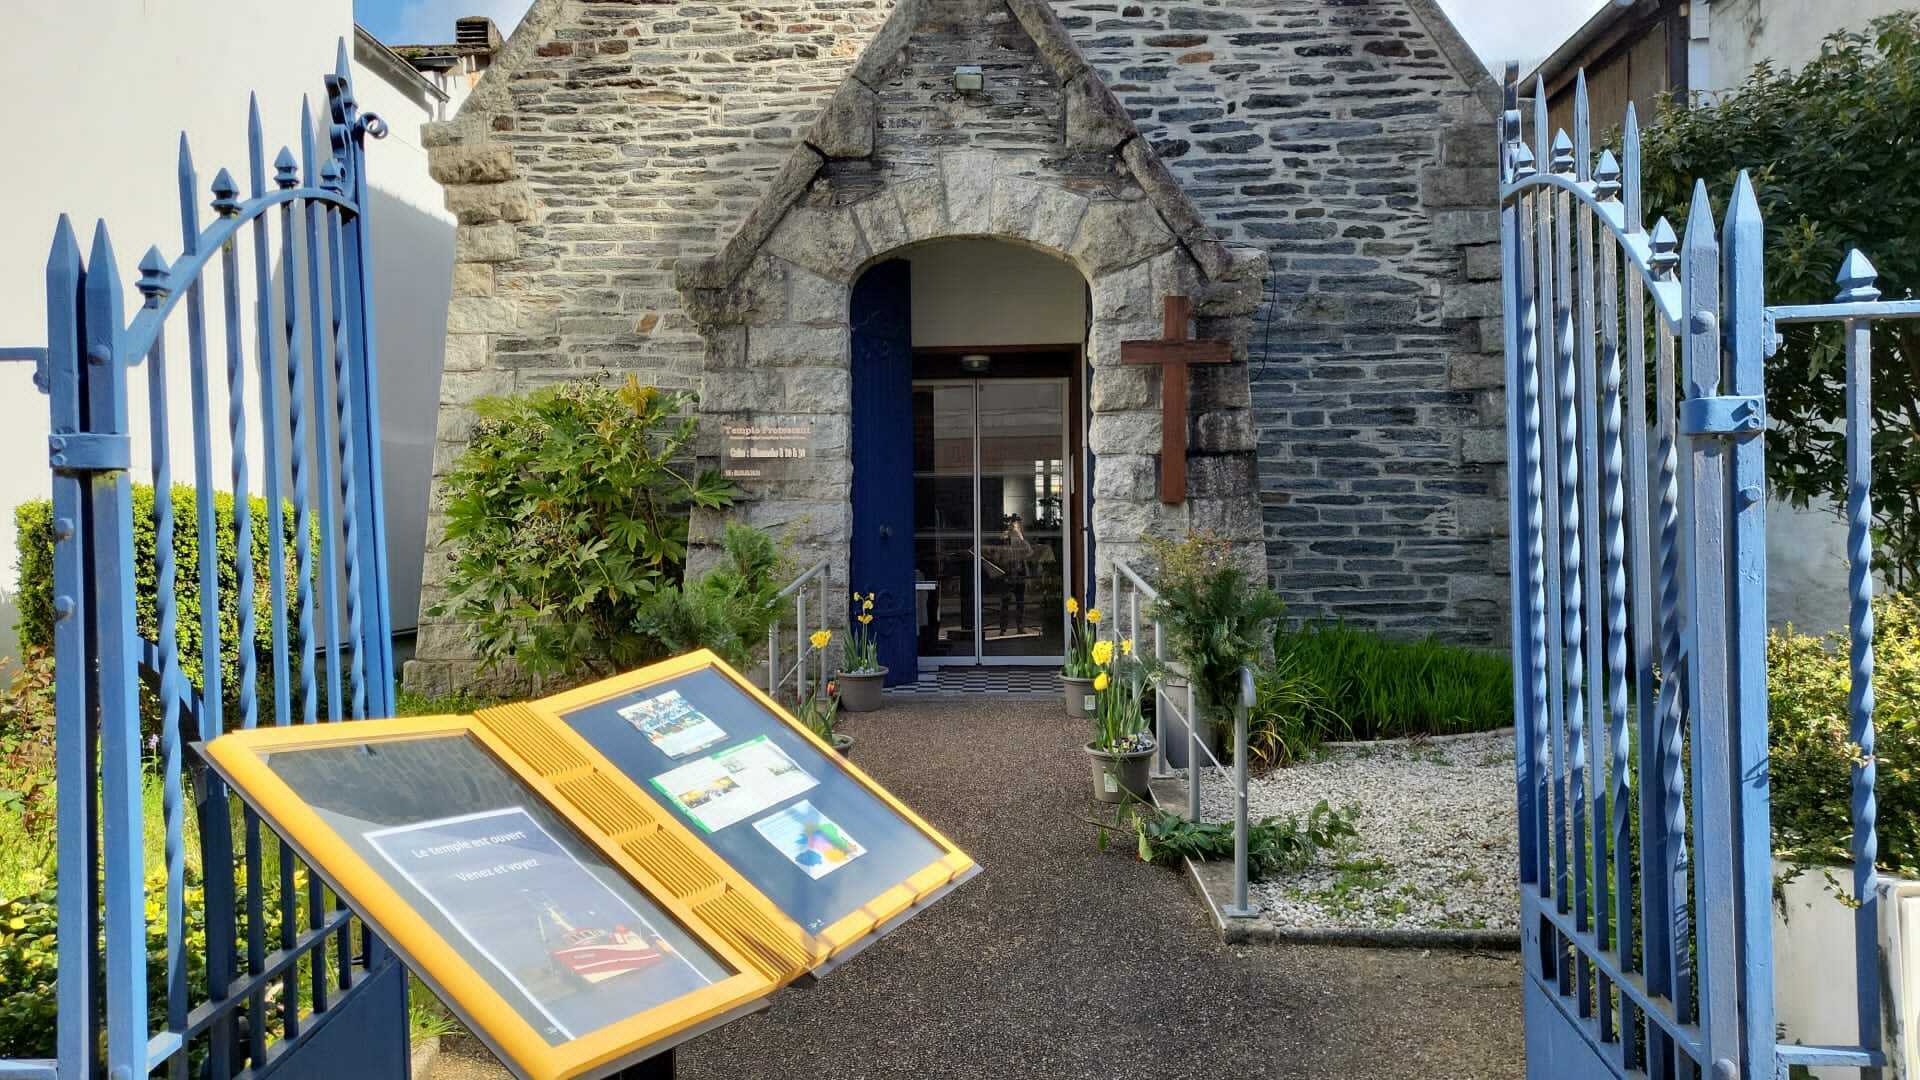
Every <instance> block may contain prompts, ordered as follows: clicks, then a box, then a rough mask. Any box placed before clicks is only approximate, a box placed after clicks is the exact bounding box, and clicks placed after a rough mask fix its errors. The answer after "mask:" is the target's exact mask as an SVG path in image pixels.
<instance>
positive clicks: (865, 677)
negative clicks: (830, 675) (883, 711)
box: [834, 668, 887, 712]
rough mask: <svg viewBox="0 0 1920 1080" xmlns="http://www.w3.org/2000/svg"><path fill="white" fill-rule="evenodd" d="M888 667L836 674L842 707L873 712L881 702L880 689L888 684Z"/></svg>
mask: <svg viewBox="0 0 1920 1080" xmlns="http://www.w3.org/2000/svg"><path fill="white" fill-rule="evenodd" d="M886 678H887V669H886V668H881V669H880V670H878V671H861V672H846V671H843V672H841V673H840V674H838V675H836V676H834V682H836V683H838V684H839V687H840V707H841V708H843V709H845V710H847V711H848V712H872V711H873V710H875V709H878V708H879V707H880V704H881V700H882V699H881V696H880V691H881V690H882V689H883V688H884V687H885V686H886Z"/></svg>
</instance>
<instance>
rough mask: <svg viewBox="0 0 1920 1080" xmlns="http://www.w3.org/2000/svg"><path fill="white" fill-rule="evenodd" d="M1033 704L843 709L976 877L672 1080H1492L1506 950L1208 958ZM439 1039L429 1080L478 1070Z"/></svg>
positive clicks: (695, 1056) (1048, 717)
mask: <svg viewBox="0 0 1920 1080" xmlns="http://www.w3.org/2000/svg"><path fill="white" fill-rule="evenodd" d="M1059 713H1060V707H1059V703H1058V702H1057V701H1055V700H1051V699H1049V700H1042V701H1033V700H1009V699H1007V698H1000V699H998V700H995V699H991V698H982V697H972V698H958V699H954V698H947V699H941V698H925V699H921V698H915V699H909V700H906V701H898V702H891V701H890V702H889V703H888V705H887V707H886V708H885V709H884V710H882V711H880V712H877V713H869V714H861V715H856V716H853V717H851V718H849V720H848V721H847V723H846V725H845V730H846V731H848V732H849V733H850V734H852V735H854V736H855V737H856V738H857V739H858V740H859V742H858V745H857V746H856V747H855V748H854V758H855V760H856V761H858V762H860V764H861V765H862V766H863V767H865V768H867V769H868V770H870V771H871V772H872V773H873V774H874V775H875V776H876V777H877V778H878V779H879V780H880V782H881V783H883V784H886V785H887V786H888V787H889V788H891V789H892V790H893V791H894V792H895V793H896V794H898V795H899V796H900V797H901V798H902V799H904V800H905V801H906V802H907V803H908V804H909V805H911V806H913V807H914V808H915V809H916V810H918V811H919V812H920V813H921V814H922V815H924V816H925V817H926V818H928V819H929V820H930V821H932V822H933V823H934V824H935V825H936V826H938V827H939V828H940V829H941V830H943V831H944V832H946V834H947V835H948V836H950V837H952V838H953V840H954V841H955V842H956V843H958V844H959V845H960V846H961V847H962V848H964V849H966V851H967V852H968V853H969V854H971V855H972V856H973V857H974V858H975V859H976V860H978V861H979V862H980V864H981V865H982V866H983V867H984V868H985V872H984V873H982V874H981V875H980V876H979V877H976V878H974V879H973V880H972V881H971V882H968V883H967V884H966V885H964V886H962V887H961V888H960V889H958V890H956V891H955V892H954V893H953V894H952V895H950V896H948V897H947V898H946V899H944V900H942V901H941V902H940V904H939V905H937V906H936V907H934V908H932V909H931V910H929V911H927V912H926V913H924V914H922V915H920V916H918V917H916V918H915V919H914V920H913V921H911V922H909V923H907V924H906V925H905V926H903V927H901V928H900V929H899V930H898V931H896V932H895V933H893V934H892V935H891V936H889V937H888V938H887V939H886V940H884V941H881V942H879V943H878V944H876V945H875V946H874V947H873V948H872V949H871V950H870V951H868V952H866V953H864V954H862V955H861V956H859V957H856V958H855V959H853V960H852V961H850V962H849V963H848V964H847V965H846V966H845V967H842V968H840V969H839V970H837V971H835V972H833V973H832V974H831V975H829V976H828V977H827V978H826V979H824V980H822V981H821V982H820V983H819V984H818V985H815V986H812V987H808V988H805V989H792V990H788V991H785V992H783V993H782V994H780V995H779V996H778V997H777V998H776V999H775V1001H774V1005H773V1008H772V1009H771V1010H769V1011H767V1012H765V1013H761V1014H759V1015H756V1016H752V1017H749V1018H747V1019H744V1020H741V1021H738V1022H737V1023H734V1024H731V1025H729V1026H727V1027H725V1028H722V1029H720V1030H719V1031H716V1032H713V1033H712V1034H709V1035H706V1036H703V1037H702V1038H700V1039H697V1040H695V1041H694V1042H692V1043H690V1044H688V1045H687V1046H686V1047H683V1048H682V1049H681V1051H680V1052H679V1054H678V1059H679V1060H678V1066H679V1075H680V1077H681V1078H682V1080H709V1078H713V1080H738V1078H739V1077H741V1076H751V1077H765V1078H768V1080H808V1078H813V1077H819V1078H834V1080H891V1078H902V1080H905V1078H909V1077H912V1078H920V1077H944V1076H966V1077H970V1078H983V1080H999V1078H1007V1080H1014V1078H1018V1080H1032V1078H1036V1077H1044V1078H1046V1080H1081V1078H1085V1080H1158V1078H1167V1080H1173V1078H1180V1080H1191V1078H1194V1077H1216V1076H1217V1077H1289V1078H1292V1077H1350V1076H1366V1077H1370V1078H1377V1080H1403V1078H1404V1080H1412V1078H1415V1077H1418V1078H1421V1080H1428V1078H1432V1077H1446V1078H1448V1080H1470V1078H1481V1077H1485V1078H1489V1080H1494V1078H1497V1080H1511V1078H1513V1077H1515V1076H1519V1075H1520V1074H1521V1072H1522V1066H1521V1061H1522V1053H1523V1050H1522V1039H1521V1029H1520V978H1521V976H1520V970H1519V967H1518V961H1517V959H1516V958H1515V957H1514V956H1512V955H1508V954H1500V955H1489V954H1471V953H1451V952H1440V951H1435V952H1431V953H1422V952H1420V951H1418V950H1370V949H1341V948H1329V947H1317V946H1246V947H1238V948H1235V947H1229V946H1226V945H1223V944H1222V943H1221V941H1220V938H1219V936H1218V934H1217V933H1216V932H1215V931H1214V930H1213V929H1212V927H1211V926H1210V925H1209V923H1208V921H1207V918H1206V916H1205V914H1204V910H1203V908H1202V906H1201V903H1200V901H1199V900H1198V899H1196V898H1195V897H1194V896H1193V895H1192V894H1191V893H1190V892H1189V891H1188V888H1187V885H1186V882H1185V881H1184V880H1183V879H1182V877H1181V875H1180V874H1178V873H1175V872H1173V871H1169V870H1166V869H1162V868H1160V867H1155V866H1148V865H1146V864H1143V863H1141V862H1139V861H1137V860H1136V859H1134V858H1133V857H1132V852H1131V845H1129V844H1121V845H1115V846H1114V847H1112V848H1110V849H1109V850H1107V851H1104V852H1102V851H1099V850H1097V849H1096V848H1095V846H1094V842H1093V837H1092V835H1091V830H1090V829H1088V828H1087V827H1086V826H1084V825H1082V824H1080V823H1079V821H1078V820H1077V819H1078V818H1081V817H1084V816H1085V815H1086V814H1087V813H1088V810H1087V805H1088V799H1087V795H1088V787H1089V777H1088V769H1087V764H1086V758H1085V756H1084V755H1083V754H1082V753H1081V751H1080V744H1081V743H1083V742H1085V740H1086V736H1085V734H1084V733H1083V729H1082V726H1081V725H1080V724H1078V723H1075V722H1073V721H1070V720H1067V719H1065V718H1063V717H1061V716H1060V715H1059ZM495 1068H497V1066H494V1065H492V1063H491V1062H490V1061H487V1060H486V1055H485V1051H484V1050H481V1049H479V1048H478V1046H477V1044H473V1043H471V1042H465V1041H456V1042H455V1043H454V1044H453V1046H452V1047H451V1048H450V1050H449V1052H448V1053H447V1054H446V1055H443V1056H442V1058H441V1064H440V1065H438V1066H437V1067H436V1069H435V1070H434V1072H433V1074H432V1075H433V1077H434V1080H455V1078H458V1080H480V1078H482V1077H488V1078H491V1077H497V1076H498V1075H499V1074H498V1073H494V1072H491V1070H492V1069H495Z"/></svg>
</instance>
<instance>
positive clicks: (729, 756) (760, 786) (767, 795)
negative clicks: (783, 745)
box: [650, 735, 820, 832]
mask: <svg viewBox="0 0 1920 1080" xmlns="http://www.w3.org/2000/svg"><path fill="white" fill-rule="evenodd" d="M819 782H820V781H818V780H816V779H814V778H813V776H812V775H811V774H809V773H808V772H807V771H806V770H805V769H802V768H801V767H800V766H799V765H797V764H795V763H794V760H793V759H792V758H790V757H788V756H787V755H786V752H785V751H783V750H781V749H780V748H779V747H778V746H775V745H774V743H773V741H772V740H771V739H769V738H767V737H766V736H765V735H761V736H759V737H757V738H753V739H749V740H747V741H746V742H744V743H741V744H740V745H739V746H735V747H732V748H730V749H727V750H722V751H720V752H719V753H717V754H712V755H709V756H707V757H703V758H701V759H700V760H698V761H689V762H688V763H686V764H685V765H682V766H680V767H679V768H677V769H674V770H672V771H670V772H664V773H661V774H660V775H659V776H656V777H654V778H653V779H652V780H651V781H650V783H652V784H653V786H654V787H655V788H656V789H658V790H659V792H660V793H661V794H662V795H665V796H666V797H667V799H668V801H670V802H672V803H673V804H674V805H675V806H677V807H679V808H680V810H681V812H682V813H684V814H686V815H687V816H688V817H690V818H692V819H693V821H694V824H696V825H699V826H700V827H701V828H702V829H704V830H706V831H707V832H718V831H720V830H721V829H724V828H726V827H727V826H729V825H732V824H733V823H734V822H737V821H744V820H746V819H747V818H750V817H752V816H754V815H755V814H758V813H760V812H761V811H763V810H766V809H767V808H768V807H770V806H773V805H774V804H775V803H779V802H784V801H785V800H787V799H790V798H792V797H793V796H795V795H798V794H800V793H801V792H803V791H806V790H807V789H809V788H811V787H813V786H814V785H815V784H818V783H819Z"/></svg>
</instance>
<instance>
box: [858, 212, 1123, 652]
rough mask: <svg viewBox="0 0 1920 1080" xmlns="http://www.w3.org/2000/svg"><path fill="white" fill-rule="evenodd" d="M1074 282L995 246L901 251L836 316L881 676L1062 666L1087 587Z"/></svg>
mask: <svg viewBox="0 0 1920 1080" xmlns="http://www.w3.org/2000/svg"><path fill="white" fill-rule="evenodd" d="M1089 303H1090V298H1089V293H1088V288H1087V282H1086V279H1084V278H1083V277H1081V276H1080V273H1079V271H1077V270H1075V269H1074V267H1073V266H1072V264H1070V263H1068V262H1066V261H1065V260H1064V259H1061V258H1060V257H1059V256H1058V255H1056V254H1050V253H1047V252H1043V251H1041V250H1039V249H1037V248H1033V247H1030V246H1026V245H1019V244H1014V243H1011V242H1007V241H1002V240H988V239H980V238H954V239H946V240H934V241H930V242H927V243H924V244H916V245H910V246H908V247H905V248H901V249H898V250H895V251H893V252H889V253H887V254H886V255H884V256H882V257H881V258H879V259H878V260H876V261H875V262H873V263H871V264H870V265H869V266H868V267H867V268H866V269H865V270H864V271H863V272H862V273H861V275H860V276H859V277H858V278H857V279H856V280H855V282H854V284H853V289H852V296H851V301H850V309H849V323H850V325H851V328H852V334H851V339H850V346H851V364H850V371H851V375H852V393H851V408H852V422H851V429H850V434H851V455H852V458H853V476H854V483H853V486H852V491H851V493H850V496H851V497H850V502H851V520H852V525H851V528H852V532H851V538H850V539H851V543H850V548H849V553H848V555H849V566H848V573H849V575H850V577H851V580H852V584H853V588H854V589H855V590H863V591H866V592H870V593H876V594H877V597H876V611H875V615H876V618H875V621H874V627H875V628H876V630H877V632H878V633H877V638H878V644H879V648H880V652H881V661H882V663H884V664H886V666H887V668H888V669H889V673H890V674H889V681H891V682H894V683H902V682H907V681H910V680H912V679H913V678H914V677H915V676H916V675H917V674H918V672H919V669H920V668H923V667H929V666H959V665H1003V664H1057V663H1059V662H1060V661H1061V659H1062V658H1063V654H1064V651H1065V646H1064V630H1065V626H1064V620H1063V617H1062V603H1061V601H1062V598H1063V597H1065V596H1067V595H1074V596H1078V597H1082V598H1084V597H1085V596H1087V595H1088V575H1087V574H1086V572H1085V567H1086V566H1087V552H1088V548H1089V539H1090V530H1089V529H1088V516H1087V510H1088V501H1087V493H1088V492H1089V491H1090V488H1091V474H1090V473H1089V472H1088V470H1087V469H1086V461H1087V455H1086V453H1085V442H1086V440H1085V438H1084V431H1085V422H1084V418H1085V415H1086V403H1085V396H1086V388H1087V380H1086V378H1085V367H1086V365H1085V341H1086V330H1087V325H1088V321H1087V315H1088V311H1089Z"/></svg>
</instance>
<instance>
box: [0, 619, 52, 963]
mask: <svg viewBox="0 0 1920 1080" xmlns="http://www.w3.org/2000/svg"><path fill="white" fill-rule="evenodd" d="M53 775H54V717H53V653H52V652H51V651H49V650H47V649H39V648H33V649H23V650H21V656H20V670H18V671H16V672H14V675H13V681H12V682H11V683H9V684H8V685H7V688H6V689H5V690H4V691H0V820H5V821H8V822H9V823H14V822H17V823H18V828H19V831H18V832H17V833H15V834H14V835H13V837H12V839H11V841H10V842H9V843H8V845H7V848H8V850H7V851H6V853H5V854H4V855H0V866H5V867H7V868H8V869H9V870H13V869H15V868H16V867H39V866H45V865H46V864H47V863H48V862H49V861H50V860H51V858H52V854H53V843H54V828H55V823H56V807H55V803H54V785H53ZM5 876H11V875H4V876H0V880H4V879H5ZM0 948H4V946H0Z"/></svg>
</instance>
